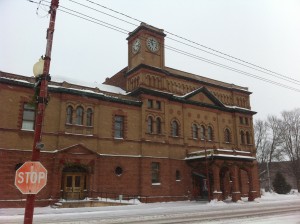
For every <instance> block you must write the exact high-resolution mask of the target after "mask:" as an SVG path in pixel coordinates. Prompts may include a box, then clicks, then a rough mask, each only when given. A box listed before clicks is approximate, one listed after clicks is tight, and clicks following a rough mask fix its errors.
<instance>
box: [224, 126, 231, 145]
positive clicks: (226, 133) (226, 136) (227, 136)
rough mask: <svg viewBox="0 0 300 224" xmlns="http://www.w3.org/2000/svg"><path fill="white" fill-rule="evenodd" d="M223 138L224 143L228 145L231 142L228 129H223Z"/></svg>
mask: <svg viewBox="0 0 300 224" xmlns="http://www.w3.org/2000/svg"><path fill="white" fill-rule="evenodd" d="M224 137H225V139H224V140H225V142H226V143H229V142H230V141H231V134H230V131H229V129H228V128H226V129H225V132H224Z"/></svg>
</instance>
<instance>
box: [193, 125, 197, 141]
mask: <svg viewBox="0 0 300 224" xmlns="http://www.w3.org/2000/svg"><path fill="white" fill-rule="evenodd" d="M192 132H193V139H196V138H198V126H197V125H196V124H193V125H192Z"/></svg>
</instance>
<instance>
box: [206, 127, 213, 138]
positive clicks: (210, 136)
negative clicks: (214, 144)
mask: <svg viewBox="0 0 300 224" xmlns="http://www.w3.org/2000/svg"><path fill="white" fill-rule="evenodd" d="M207 140H208V141H212V140H213V129H212V127H211V126H208V128H207Z"/></svg>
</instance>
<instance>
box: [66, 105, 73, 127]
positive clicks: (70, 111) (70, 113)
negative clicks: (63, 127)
mask: <svg viewBox="0 0 300 224" xmlns="http://www.w3.org/2000/svg"><path fill="white" fill-rule="evenodd" d="M72 122H73V107H72V106H68V107H67V119H66V123H67V124H72Z"/></svg>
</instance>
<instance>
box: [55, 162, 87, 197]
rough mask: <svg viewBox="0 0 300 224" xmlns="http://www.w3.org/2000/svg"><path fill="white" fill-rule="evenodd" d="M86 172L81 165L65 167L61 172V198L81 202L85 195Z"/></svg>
mask: <svg viewBox="0 0 300 224" xmlns="http://www.w3.org/2000/svg"><path fill="white" fill-rule="evenodd" d="M87 177H88V171H87V169H86V168H85V167H83V166H81V165H72V166H66V167H65V168H64V169H63V171H62V181H61V183H62V186H61V188H62V192H63V194H62V198H63V199H66V200H82V199H84V198H85V197H86V196H87V195H86V193H87Z"/></svg>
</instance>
